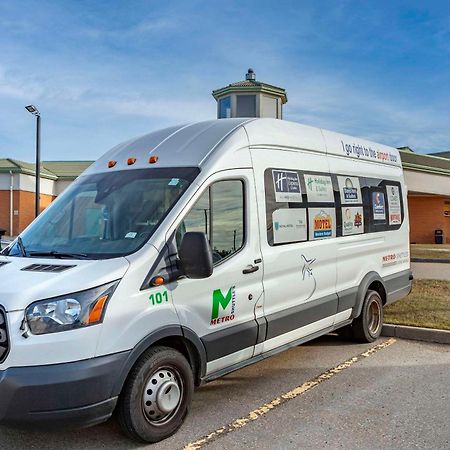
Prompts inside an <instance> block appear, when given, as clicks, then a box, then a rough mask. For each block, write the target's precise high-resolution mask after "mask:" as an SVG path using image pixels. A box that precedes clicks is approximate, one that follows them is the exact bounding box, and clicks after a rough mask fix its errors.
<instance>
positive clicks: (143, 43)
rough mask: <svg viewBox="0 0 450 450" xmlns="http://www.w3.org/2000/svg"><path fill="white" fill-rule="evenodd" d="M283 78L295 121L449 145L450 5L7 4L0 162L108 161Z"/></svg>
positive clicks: (400, 142) (428, 148)
mask: <svg viewBox="0 0 450 450" xmlns="http://www.w3.org/2000/svg"><path fill="white" fill-rule="evenodd" d="M249 67H252V68H253V69H254V70H255V72H256V77H257V79H258V80H260V81H264V82H267V83H270V84H275V85H277V86H281V87H284V88H285V89H286V90H287V93H288V103H287V104H286V105H285V106H284V118H285V119H286V120H292V121H296V122H300V123H304V124H308V125H313V126H317V127H322V128H327V129H331V130H334V131H339V132H343V133H348V134H351V135H354V136H359V137H364V138H368V139H371V140H374V141H376V142H381V143H384V144H388V145H391V146H395V147H398V146H406V145H407V146H410V147H411V148H412V149H414V150H415V151H417V152H421V153H430V152H438V151H446V150H449V149H450V101H449V99H450V3H449V2H446V1H442V2H441V1H433V0H430V1H426V2H425V1H414V0H408V1H395V0H391V1H385V0H378V1H377V2H374V1H345V0H339V1H327V0H320V1H318V0H312V1H309V0H297V1H283V0H276V1H264V0H258V1H253V0H246V1H235V0H228V1H220V2H218V1H214V0H205V1H199V0H189V1H186V0H185V1H171V0H166V1H164V2H161V1H153V0H147V1H144V0H128V1H117V0H108V1H102V0H97V1H95V2H92V1H84V0H77V1H64V0H54V1H47V0H39V1H38V0H35V1H27V0H21V1H20V2H8V1H3V2H0V157H11V158H16V159H21V160H25V161H30V162H32V161H33V160H34V145H35V140H34V139H35V134H34V133H35V123H34V120H35V119H34V118H33V117H32V116H31V115H30V114H29V113H27V112H26V111H25V109H24V106H25V105H27V104H30V103H32V104H35V105H37V106H38V108H39V110H40V111H41V115H42V158H43V159H44V160H77V159H96V158H98V157H99V156H100V155H102V154H103V153H104V152H106V151H107V150H108V149H109V148H111V147H113V146H114V145H116V144H118V143H120V142H122V141H125V140H128V139H130V138H132V137H134V136H138V135H142V134H145V133H147V132H150V131H152V130H155V129H158V128H163V127H166V126H170V125H175V124H180V123H187V122H192V121H197V120H208V119H213V118H215V117H216V102H215V100H214V99H213V97H212V96H211V91H212V90H213V89H217V88H220V87H223V86H226V85H227V84H229V83H231V82H234V81H238V80H242V79H244V77H245V73H246V71H247V69H248V68H249Z"/></svg>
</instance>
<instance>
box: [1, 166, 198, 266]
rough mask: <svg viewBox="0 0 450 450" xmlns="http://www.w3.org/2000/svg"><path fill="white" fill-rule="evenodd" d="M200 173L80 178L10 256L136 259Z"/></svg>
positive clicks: (179, 170)
mask: <svg viewBox="0 0 450 450" xmlns="http://www.w3.org/2000/svg"><path fill="white" fill-rule="evenodd" d="M198 173H199V169H198V168H161V169H134V170H122V171H117V172H110V173H100V174H94V175H85V176H81V177H80V178H78V179H77V180H76V181H75V182H74V183H73V184H72V185H71V186H70V187H69V188H68V189H67V190H66V191H65V192H64V193H63V194H62V195H61V196H60V197H59V198H58V199H57V200H55V201H54V202H53V203H52V204H51V205H50V206H49V207H48V208H47V209H46V210H45V211H44V212H43V213H42V214H41V215H40V216H39V217H38V218H37V219H36V220H35V221H34V222H33V223H32V224H31V225H30V226H29V227H28V228H27V229H26V230H25V231H24V232H23V233H22V234H21V236H20V237H21V239H18V241H16V243H15V244H14V245H13V246H12V247H10V248H9V249H7V250H6V252H5V253H6V254H8V255H10V256H27V257H33V256H34V257H39V256H40V257H55V258H87V259H101V258H113V257H118V256H124V255H127V254H130V253H133V252H135V251H136V250H137V249H139V248H140V247H141V246H142V245H143V244H144V243H145V242H146V241H147V240H148V239H149V238H150V236H151V235H152V234H153V232H154V231H155V230H156V228H157V227H158V225H159V224H160V222H161V221H162V220H163V219H164V217H165V216H166V214H167V213H168V212H169V211H170V210H171V208H172V207H173V206H174V205H175V203H176V202H177V201H178V199H179V198H180V197H181V195H182V194H183V193H184V191H185V190H186V189H187V187H188V186H189V185H190V183H191V182H192V181H193V180H194V178H195V177H196V176H197V175H198Z"/></svg>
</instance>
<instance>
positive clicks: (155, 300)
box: [149, 291, 169, 306]
mask: <svg viewBox="0 0 450 450" xmlns="http://www.w3.org/2000/svg"><path fill="white" fill-rule="evenodd" d="M149 300H150V301H151V302H152V305H153V306H154V305H160V304H161V303H162V302H163V301H164V302H168V301H169V296H168V294H167V291H164V292H162V293H161V292H157V293H156V294H151V295H150V297H149Z"/></svg>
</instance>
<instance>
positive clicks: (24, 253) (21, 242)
mask: <svg viewBox="0 0 450 450" xmlns="http://www.w3.org/2000/svg"><path fill="white" fill-rule="evenodd" d="M17 246H18V247H19V250H20V253H21V254H22V256H23V257H24V258H26V257H27V252H26V250H25V246H24V245H23V241H22V238H21V237H20V236H17Z"/></svg>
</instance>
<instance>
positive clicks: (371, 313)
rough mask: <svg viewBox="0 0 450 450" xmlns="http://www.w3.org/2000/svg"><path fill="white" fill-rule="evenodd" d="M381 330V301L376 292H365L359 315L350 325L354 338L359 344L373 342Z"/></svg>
mask: <svg viewBox="0 0 450 450" xmlns="http://www.w3.org/2000/svg"><path fill="white" fill-rule="evenodd" d="M382 328H383V300H382V299H381V297H380V294H379V293H378V292H377V291H371V290H369V291H367V294H366V298H365V299H364V303H363V307H362V310H361V314H360V316H359V317H358V318H356V319H355V320H354V321H353V323H352V332H353V336H354V338H355V339H356V340H357V341H359V342H374V341H376V340H377V339H378V338H379V337H380V334H381V329H382Z"/></svg>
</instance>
